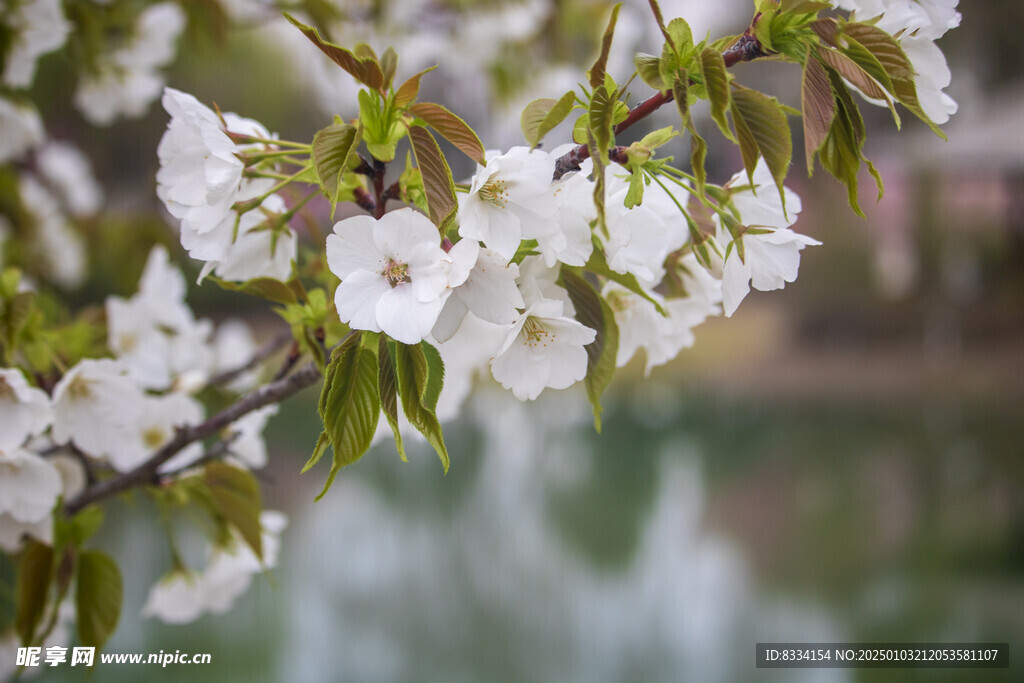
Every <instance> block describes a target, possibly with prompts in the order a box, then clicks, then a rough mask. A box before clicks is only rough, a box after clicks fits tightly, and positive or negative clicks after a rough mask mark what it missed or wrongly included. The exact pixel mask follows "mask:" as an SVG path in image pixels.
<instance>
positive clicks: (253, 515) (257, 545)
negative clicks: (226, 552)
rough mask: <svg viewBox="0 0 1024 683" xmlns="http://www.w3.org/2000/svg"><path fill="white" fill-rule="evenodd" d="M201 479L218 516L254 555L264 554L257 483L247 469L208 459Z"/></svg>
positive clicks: (260, 503)
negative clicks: (225, 521) (234, 530)
mask: <svg viewBox="0 0 1024 683" xmlns="http://www.w3.org/2000/svg"><path fill="white" fill-rule="evenodd" d="M203 481H204V482H206V486H207V487H208V488H209V490H210V500H211V501H212V502H213V507H214V509H215V510H216V511H217V514H219V515H220V516H221V517H223V518H224V519H225V520H227V522H228V523H229V524H231V526H233V527H235V529H237V530H238V533H239V535H241V537H242V540H244V541H245V542H246V544H248V546H249V547H250V548H252V551H253V552H254V553H256V557H263V542H262V535H261V533H260V512H261V511H262V510H263V505H262V502H261V500H260V486H259V484H258V483H257V482H256V478H255V477H254V476H253V475H252V473H251V472H249V471H248V470H243V469H241V468H239V467H235V466H233V465H228V464H226V463H223V462H211V463H207V465H206V467H205V468H203Z"/></svg>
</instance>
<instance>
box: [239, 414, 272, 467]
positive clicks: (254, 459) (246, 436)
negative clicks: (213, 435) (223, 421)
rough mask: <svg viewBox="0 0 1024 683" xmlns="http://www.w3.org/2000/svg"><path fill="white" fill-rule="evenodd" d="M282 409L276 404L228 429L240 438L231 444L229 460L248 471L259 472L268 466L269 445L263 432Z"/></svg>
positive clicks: (241, 419)
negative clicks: (268, 421)
mask: <svg viewBox="0 0 1024 683" xmlns="http://www.w3.org/2000/svg"><path fill="white" fill-rule="evenodd" d="M279 409H280V406H278V405H277V404H276V403H272V404H270V405H269V406H263V407H262V408H260V409H259V410H254V411H252V412H251V413H249V414H248V415H245V416H244V417H242V418H239V419H238V420H235V421H234V422H232V423H231V425H230V426H229V427H228V431H231V432H233V433H235V434H237V435H238V436H236V437H235V440H234V441H232V442H231V448H230V450H229V453H230V454H231V455H230V457H229V460H230V461H232V462H235V463H237V464H241V465H242V466H243V467H246V468H248V469H253V470H258V469H260V468H261V467H263V466H264V465H266V464H267V444H266V441H264V439H263V430H264V429H265V428H266V426H267V420H269V419H270V418H271V417H273V416H274V415H277V411H278V410H279Z"/></svg>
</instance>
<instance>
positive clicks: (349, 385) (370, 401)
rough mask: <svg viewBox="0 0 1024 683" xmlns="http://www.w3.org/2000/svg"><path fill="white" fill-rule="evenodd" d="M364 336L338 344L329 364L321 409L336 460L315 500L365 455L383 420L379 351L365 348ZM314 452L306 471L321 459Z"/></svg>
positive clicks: (360, 335)
mask: <svg viewBox="0 0 1024 683" xmlns="http://www.w3.org/2000/svg"><path fill="white" fill-rule="evenodd" d="M361 337H362V334H361V333H358V332H357V333H354V334H352V335H351V336H349V337H348V338H347V339H346V340H345V341H344V342H342V343H341V344H339V345H338V346H337V347H335V349H334V351H333V353H331V362H330V364H329V365H328V366H327V375H326V376H325V377H324V386H323V389H322V390H321V392H320V403H319V406H318V409H319V412H320V418H321V420H323V424H324V432H325V433H326V434H327V437H328V439H329V440H330V443H331V448H332V450H333V451H334V460H333V462H332V463H331V471H330V473H329V474H328V475H327V482H326V483H325V484H324V489H323V491H321V492H320V495H318V496H317V497H316V500H320V499H321V498H323V497H324V494H326V493H327V491H328V490H329V489H330V488H331V484H333V483H334V477H335V476H336V475H337V474H338V471H339V470H340V469H341V468H342V467H344V466H346V465H350V464H352V463H354V462H355V461H357V460H359V458H361V457H363V454H364V453H366V450H367V449H368V448H369V447H370V442H371V441H372V440H373V435H374V432H375V431H376V429H377V421H378V420H379V419H380V399H379V398H378V395H377V354H375V353H373V351H370V350H369V349H366V348H363V346H362V345H361V344H360V340H361ZM313 455H314V457H313V458H310V460H309V462H307V463H306V466H305V467H303V469H302V471H303V472H305V471H307V470H308V469H309V468H310V467H312V466H313V465H314V464H315V463H316V461H317V460H318V459H319V455H318V453H317V451H314V453H313Z"/></svg>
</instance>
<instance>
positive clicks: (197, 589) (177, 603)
mask: <svg viewBox="0 0 1024 683" xmlns="http://www.w3.org/2000/svg"><path fill="white" fill-rule="evenodd" d="M205 599H206V595H205V594H204V591H203V584H202V577H201V576H200V575H199V574H197V573H195V572H190V571H184V570H180V569H179V570H174V571H171V572H169V573H168V574H165V575H164V576H163V577H161V579H160V580H159V581H157V582H156V583H155V584H154V585H153V586H152V587H151V588H150V589H149V595H147V596H146V604H144V605H143V606H142V616H143V617H156V618H157V619H159V620H160V621H162V622H164V623H167V624H187V623H189V622H193V621H195V620H196V619H198V618H199V617H200V615H202V613H203V607H204V602H205Z"/></svg>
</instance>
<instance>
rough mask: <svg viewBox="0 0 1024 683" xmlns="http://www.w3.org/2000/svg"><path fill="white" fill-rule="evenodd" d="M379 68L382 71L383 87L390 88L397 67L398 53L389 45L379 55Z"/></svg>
mask: <svg viewBox="0 0 1024 683" xmlns="http://www.w3.org/2000/svg"><path fill="white" fill-rule="evenodd" d="M380 68H381V69H382V70H383V71H384V88H385V89H387V88H390V87H391V83H392V81H394V80H395V70H397V69H398V53H397V52H395V48H393V47H389V48H388V49H387V50H384V54H382V55H381V56H380Z"/></svg>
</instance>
